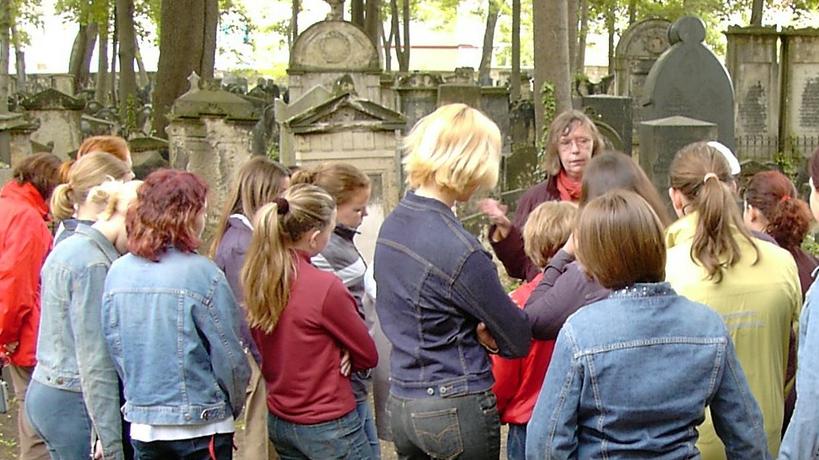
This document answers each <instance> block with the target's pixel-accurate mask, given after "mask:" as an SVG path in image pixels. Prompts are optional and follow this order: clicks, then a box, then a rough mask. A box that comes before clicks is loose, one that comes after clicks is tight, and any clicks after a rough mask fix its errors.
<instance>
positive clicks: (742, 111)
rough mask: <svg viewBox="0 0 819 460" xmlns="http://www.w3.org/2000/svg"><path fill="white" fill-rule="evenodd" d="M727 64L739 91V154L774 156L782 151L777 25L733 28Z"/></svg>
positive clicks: (762, 157)
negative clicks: (779, 142)
mask: <svg viewBox="0 0 819 460" xmlns="http://www.w3.org/2000/svg"><path fill="white" fill-rule="evenodd" d="M725 36H726V37H727V39H728V47H727V52H726V56H725V66H726V67H727V68H728V72H730V74H731V79H732V81H733V85H734V93H735V94H736V104H737V110H736V118H735V123H736V138H737V148H736V153H737V156H738V157H740V158H759V159H767V158H773V156H774V155H775V154H776V153H777V151H778V149H779V148H778V145H777V144H778V143H777V139H776V137H777V133H778V131H779V62H778V59H777V44H778V41H779V40H778V39H779V33H778V32H777V30H776V27H729V28H728V30H727V31H726V32H725Z"/></svg>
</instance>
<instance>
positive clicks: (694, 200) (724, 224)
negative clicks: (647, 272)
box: [668, 142, 759, 282]
mask: <svg viewBox="0 0 819 460" xmlns="http://www.w3.org/2000/svg"><path fill="white" fill-rule="evenodd" d="M668 175H669V178H670V182H671V188H673V189H675V190H678V191H679V192H681V193H682V194H683V196H685V198H686V199H687V200H689V202H690V203H691V206H692V207H693V208H694V210H696V211H697V212H698V213H699V219H698V220H697V228H696V232H695V233H694V242H693V244H692V245H691V260H693V261H694V263H701V264H702V265H703V266H704V267H705V269H706V271H707V272H708V279H709V280H716V282H720V281H721V280H722V270H723V268H725V267H732V266H734V264H736V263H737V262H739V259H740V258H741V257H742V254H741V253H740V249H739V245H738V244H737V241H736V238H735V236H734V232H735V231H736V232H738V233H739V235H740V236H741V237H742V238H745V239H746V240H748V243H750V244H751V246H752V247H753V248H754V252H755V253H756V258H757V259H758V258H759V250H758V249H757V247H756V244H755V243H754V241H753V239H752V238H751V234H750V233H749V232H748V229H747V228H746V227H745V223H744V222H743V220H742V216H741V215H740V212H739V207H738V206H737V203H736V200H735V197H734V193H733V192H732V191H731V188H730V187H729V186H728V184H729V183H730V182H731V181H733V176H732V175H731V169H730V167H729V166H728V162H727V161H726V160H725V157H724V156H723V155H722V154H721V153H720V152H719V151H718V150H717V149H715V148H714V147H712V146H710V145H708V143H706V142H696V143H693V144H689V145H687V146H685V147H683V148H682V149H680V151H679V152H677V154H676V155H674V160H672V161H671V166H670V168H669V170H668ZM754 263H756V260H754Z"/></svg>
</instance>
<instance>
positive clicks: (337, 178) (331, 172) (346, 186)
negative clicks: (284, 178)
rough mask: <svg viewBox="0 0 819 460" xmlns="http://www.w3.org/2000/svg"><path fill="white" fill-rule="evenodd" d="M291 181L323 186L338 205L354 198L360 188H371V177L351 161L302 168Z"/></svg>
mask: <svg viewBox="0 0 819 460" xmlns="http://www.w3.org/2000/svg"><path fill="white" fill-rule="evenodd" d="M291 183H292V184H293V185H295V184H313V185H315V186H318V187H321V188H323V189H324V190H326V191H327V193H329V194H330V195H331V196H332V197H333V198H334V199H335V200H336V205H337V206H338V205H342V204H344V203H347V202H348V201H350V200H351V199H353V197H354V196H355V194H356V193H357V192H358V191H359V190H361V189H363V188H369V187H370V178H369V177H367V175H366V174H364V173H363V172H362V171H361V170H360V169H358V168H356V167H355V166H353V165H351V164H349V163H322V164H320V165H318V166H316V167H313V168H304V169H300V170H299V171H297V172H296V173H294V174H293V179H292V182H291Z"/></svg>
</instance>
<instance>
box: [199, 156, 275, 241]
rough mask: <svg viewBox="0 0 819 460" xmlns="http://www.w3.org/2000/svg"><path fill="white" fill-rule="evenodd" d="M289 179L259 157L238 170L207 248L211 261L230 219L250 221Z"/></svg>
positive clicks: (269, 161)
mask: <svg viewBox="0 0 819 460" xmlns="http://www.w3.org/2000/svg"><path fill="white" fill-rule="evenodd" d="M289 176H290V171H289V170H288V169H287V168H285V167H284V166H282V165H281V164H280V163H278V162H275V161H273V160H271V159H269V158H267V157H265V156H261V155H259V156H254V157H253V158H251V159H249V160H247V161H246V162H245V163H244V164H243V165H242V167H240V168H239V171H237V173H236V178H235V179H234V181H233V188H232V189H231V191H230V196H229V197H228V199H227V201H226V202H225V208H224V210H223V211H222V215H221V217H220V218H219V225H218V226H217V227H216V234H215V235H214V237H213V243H212V244H211V246H210V256H211V257H216V250H217V249H218V248H219V244H220V243H221V242H222V238H223V237H224V236H225V232H226V231H227V229H228V220H229V219H230V215H231V214H242V215H244V216H245V217H247V218H248V219H252V218H253V216H254V215H256V212H257V211H258V210H259V208H261V207H262V206H264V205H265V204H267V203H270V202H271V201H273V199H274V198H276V197H277V196H279V194H280V193H282V191H284V182H285V179H286V178H287V177H289Z"/></svg>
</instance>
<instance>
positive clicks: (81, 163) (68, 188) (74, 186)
mask: <svg viewBox="0 0 819 460" xmlns="http://www.w3.org/2000/svg"><path fill="white" fill-rule="evenodd" d="M66 164H67V163H63V166H65V165H66ZM130 173H131V168H129V167H128V165H127V164H126V163H125V162H123V161H121V160H119V159H117V158H116V157H114V156H112V155H109V154H107V153H104V152H93V153H89V154H87V155H85V156H83V157H82V158H80V159H79V160H77V161H75V162H73V164H71V167H70V169H69V171H68V178H67V179H68V180H67V181H66V183H64V184H62V185H60V186H59V187H57V188H56V189H55V190H54V192H53V193H52V199H51V213H52V215H53V216H54V217H55V218H57V219H60V220H64V219H68V218H70V217H71V216H73V215H74V212H75V211H76V209H75V206H79V205H82V204H83V203H85V200H86V198H87V197H88V193H89V191H90V190H91V189H92V188H93V187H95V186H97V185H100V184H101V183H103V182H105V181H107V180H111V179H118V180H121V179H123V178H126V177H127V176H129V175H130Z"/></svg>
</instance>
